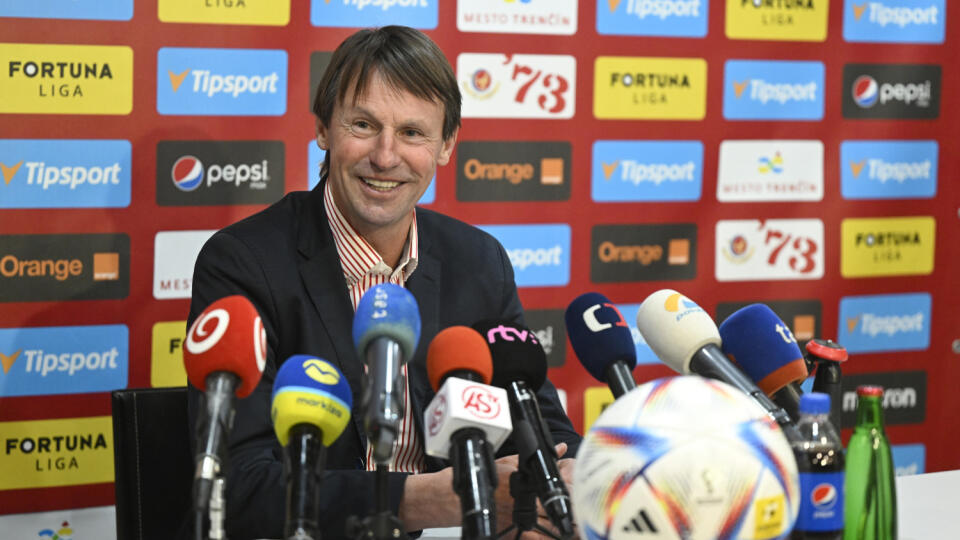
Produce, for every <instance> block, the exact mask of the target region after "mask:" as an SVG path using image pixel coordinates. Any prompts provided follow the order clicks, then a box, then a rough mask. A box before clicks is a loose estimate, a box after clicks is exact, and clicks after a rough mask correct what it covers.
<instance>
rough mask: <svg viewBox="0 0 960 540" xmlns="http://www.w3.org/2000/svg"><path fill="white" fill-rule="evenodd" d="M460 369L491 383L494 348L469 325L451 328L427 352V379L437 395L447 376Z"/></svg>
mask: <svg viewBox="0 0 960 540" xmlns="http://www.w3.org/2000/svg"><path fill="white" fill-rule="evenodd" d="M456 370H467V371H472V372H474V373H476V374H477V375H479V376H480V377H481V378H482V379H483V381H482V382H483V384H490V379H491V378H492V377H493V360H492V359H491V358H490V348H489V347H488V346H487V342H486V340H484V339H483V336H481V335H480V333H479V332H477V331H476V330H474V329H473V328H470V327H469V326H451V327H449V328H444V329H443V330H441V331H440V332H439V333H438V334H437V335H436V337H434V338H433V341H431V342H430V347H429V348H428V349H427V377H428V378H429V379H430V386H431V387H433V391H434V392H436V391H438V390H439V389H440V381H442V380H443V377H444V376H446V375H447V373H450V372H451V371H456Z"/></svg>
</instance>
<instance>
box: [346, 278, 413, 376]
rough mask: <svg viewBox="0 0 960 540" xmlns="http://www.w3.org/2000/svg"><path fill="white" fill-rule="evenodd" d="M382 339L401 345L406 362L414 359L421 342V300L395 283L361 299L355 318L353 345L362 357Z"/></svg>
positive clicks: (385, 284) (367, 293) (365, 294)
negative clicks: (374, 341)
mask: <svg viewBox="0 0 960 540" xmlns="http://www.w3.org/2000/svg"><path fill="white" fill-rule="evenodd" d="M379 337H387V338H390V339H392V340H394V341H396V342H397V343H399V344H400V348H401V350H402V351H403V357H404V359H410V358H412V357H413V353H414V351H416V350H417V342H418V341H420V308H419V307H418V306H417V299H416V298H414V297H413V295H412V294H410V291H408V290H406V289H404V288H403V287H401V286H399V285H394V284H393V283H382V284H380V285H375V286H373V287H371V288H370V290H368V291H367V292H366V293H364V295H363V297H361V298H360V302H359V303H358V304H357V312H356V314H355V315H354V316H353V343H354V345H356V346H357V351H359V353H360V354H361V355H362V354H363V352H364V351H365V350H366V349H367V345H369V344H370V342H371V341H372V340H374V339H376V338H379ZM404 361H406V360H404Z"/></svg>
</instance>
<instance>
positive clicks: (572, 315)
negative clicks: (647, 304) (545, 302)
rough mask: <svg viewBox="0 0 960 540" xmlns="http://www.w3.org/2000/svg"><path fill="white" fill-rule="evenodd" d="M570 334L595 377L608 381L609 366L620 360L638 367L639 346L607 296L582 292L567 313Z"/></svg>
mask: <svg viewBox="0 0 960 540" xmlns="http://www.w3.org/2000/svg"><path fill="white" fill-rule="evenodd" d="M564 321H565V322H566V325H567V336H569V337H570V344H571V345H573V352H575V353H577V358H579V359H580V363H581V364H583V367H584V368H586V370H587V371H588V372H590V375H593V378H594V379H597V380H598V381H600V382H607V369H609V367H610V366H611V365H612V364H613V363H614V362H616V361H617V360H623V361H624V362H626V364H627V368H628V369H630V370H633V368H635V367H636V366H637V349H636V345H634V343H633V334H631V332H630V326H629V325H628V324H627V322H626V321H624V320H623V315H622V314H621V313H620V310H618V309H617V307H616V306H615V305H613V303H611V302H610V300H608V299H607V297H606V296H603V295H602V294H599V293H595V292H590V293H586V294H581V295H580V296H578V297H577V298H576V299H574V301H573V302H571V303H570V305H569V306H568V307H567V311H566V313H565V314H564Z"/></svg>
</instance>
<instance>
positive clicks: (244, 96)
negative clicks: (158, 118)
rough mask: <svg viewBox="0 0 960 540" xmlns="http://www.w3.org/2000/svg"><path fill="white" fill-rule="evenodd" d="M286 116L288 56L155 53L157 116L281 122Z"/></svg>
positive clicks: (247, 51) (252, 51)
mask: <svg viewBox="0 0 960 540" xmlns="http://www.w3.org/2000/svg"><path fill="white" fill-rule="evenodd" d="M286 110H287V52H286V51H282V50H268V49H194V48H177V47H164V48H161V49H160V50H159V51H158V52H157V112H159V113H160V114H171V115H201V116H211V115H216V116H224V115H226V116H243V115H246V116H280V115H283V114H284V113H285V112H286Z"/></svg>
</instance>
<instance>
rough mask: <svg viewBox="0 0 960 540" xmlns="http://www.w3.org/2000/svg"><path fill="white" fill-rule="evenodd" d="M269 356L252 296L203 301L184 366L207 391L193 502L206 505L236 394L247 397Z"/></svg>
mask: <svg viewBox="0 0 960 540" xmlns="http://www.w3.org/2000/svg"><path fill="white" fill-rule="evenodd" d="M266 362H267V332H266V330H265V329H264V328H263V321H261V320H260V315H259V314H258V313H257V309H256V308H255V307H253V304H251V303H250V300H247V299H246V298H245V297H243V296H239V295H233V296H227V297H225V298H221V299H219V300H217V301H216V302H214V303H212V304H210V305H209V306H207V309H205V310H203V312H201V313H200V315H199V316H198V317H197V319H196V320H195V321H193V325H191V326H190V329H189V331H188V332H187V338H186V341H185V342H184V347H183V367H184V368H185V369H186V371H187V379H188V380H189V381H190V384H192V385H193V386H195V387H196V388H198V389H199V390H200V391H202V392H205V400H204V410H203V411H202V412H201V413H200V418H199V419H198V420H197V442H198V443H199V445H200V446H199V448H198V450H197V455H196V457H195V463H196V471H195V472H194V477H193V504H194V509H195V510H197V511H198V512H200V511H206V510H207V509H208V507H209V505H210V494H211V492H212V490H213V482H214V480H215V479H216V478H217V477H218V476H219V475H220V471H221V457H222V456H224V455H225V454H226V446H227V437H228V436H229V435H230V429H231V428H232V427H233V414H234V411H233V406H234V395H236V396H237V397H240V398H245V397H247V396H249V395H250V393H251V392H253V389H254V388H255V387H256V386H257V383H258V382H260V376H261V375H262V374H263V368H264V366H265V365H266Z"/></svg>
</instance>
